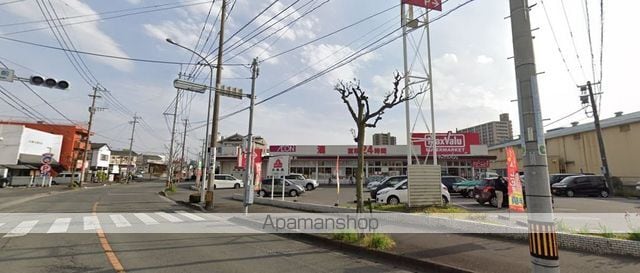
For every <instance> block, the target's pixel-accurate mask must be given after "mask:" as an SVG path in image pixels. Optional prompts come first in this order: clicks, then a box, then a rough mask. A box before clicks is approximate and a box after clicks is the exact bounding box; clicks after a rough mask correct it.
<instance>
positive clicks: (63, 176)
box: [51, 172, 80, 185]
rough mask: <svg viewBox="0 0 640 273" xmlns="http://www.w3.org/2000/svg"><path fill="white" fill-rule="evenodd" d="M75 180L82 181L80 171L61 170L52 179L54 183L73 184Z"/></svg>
mask: <svg viewBox="0 0 640 273" xmlns="http://www.w3.org/2000/svg"><path fill="white" fill-rule="evenodd" d="M73 181H80V172H75V173H71V172H61V173H59V174H58V175H57V176H56V177H54V178H52V179H51V184H53V185H64V184H71V183H72V182H73Z"/></svg>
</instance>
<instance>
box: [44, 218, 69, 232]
mask: <svg viewBox="0 0 640 273" xmlns="http://www.w3.org/2000/svg"><path fill="white" fill-rule="evenodd" d="M69 223H71V218H58V219H56V220H55V221H53V224H52V225H51V227H50V228H49V230H48V231H47V233H64V232H67V229H69Z"/></svg>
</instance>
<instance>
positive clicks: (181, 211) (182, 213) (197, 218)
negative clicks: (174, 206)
mask: <svg viewBox="0 0 640 273" xmlns="http://www.w3.org/2000/svg"><path fill="white" fill-rule="evenodd" d="M176 212H177V213H178V214H180V215H182V216H184V217H187V218H189V219H191V220H194V221H204V220H205V219H204V218H202V217H200V216H198V215H195V214H193V213H188V212H186V211H184V210H179V211H176Z"/></svg>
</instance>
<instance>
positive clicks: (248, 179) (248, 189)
mask: <svg viewBox="0 0 640 273" xmlns="http://www.w3.org/2000/svg"><path fill="white" fill-rule="evenodd" d="M258 74H260V68H259V67H258V58H257V57H256V58H254V59H253V62H252V63H251V95H250V99H251V104H250V106H249V132H248V134H247V152H246V155H247V158H246V164H245V167H244V202H243V203H244V213H245V214H248V213H249V206H250V205H251V204H253V184H254V183H253V182H254V181H253V179H254V174H253V108H254V107H255V99H256V78H258ZM271 191H273V189H272V190H271Z"/></svg>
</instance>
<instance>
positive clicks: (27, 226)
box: [2, 220, 38, 238]
mask: <svg viewBox="0 0 640 273" xmlns="http://www.w3.org/2000/svg"><path fill="white" fill-rule="evenodd" d="M37 223H38V220H31V221H24V222H21V223H20V224H18V225H17V226H16V227H14V228H13V229H12V230H11V231H9V232H8V233H7V234H5V235H4V236H2V237H3V238H8V237H19V236H24V235H27V233H29V232H30V231H31V229H33V227H35V226H36V224H37Z"/></svg>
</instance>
